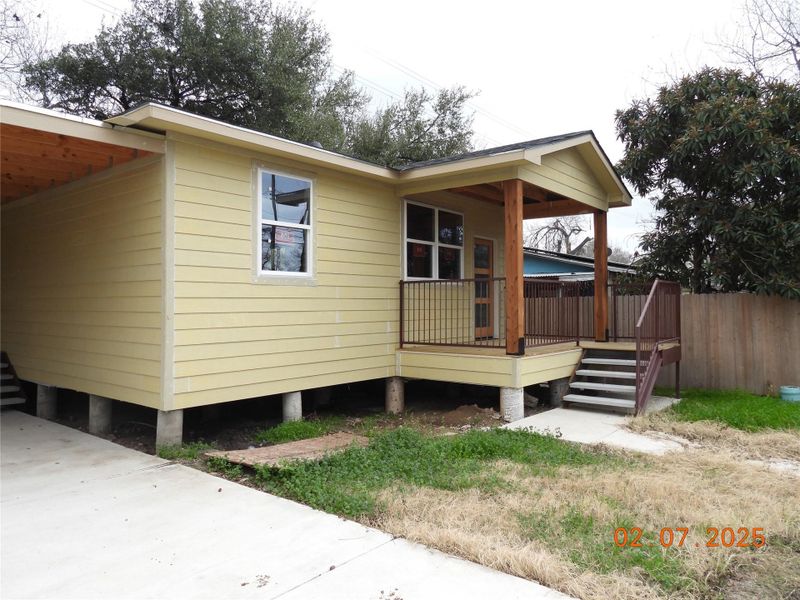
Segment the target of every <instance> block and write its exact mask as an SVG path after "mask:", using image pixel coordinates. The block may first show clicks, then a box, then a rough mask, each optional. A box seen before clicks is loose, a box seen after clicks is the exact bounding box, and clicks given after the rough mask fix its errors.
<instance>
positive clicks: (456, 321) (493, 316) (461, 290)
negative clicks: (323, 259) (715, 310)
mask: <svg viewBox="0 0 800 600" xmlns="http://www.w3.org/2000/svg"><path fill="white" fill-rule="evenodd" d="M667 283H668V282H661V287H659V288H658V289H659V290H662V289H672V288H668V287H664V286H665V285H667ZM671 285H676V284H671ZM523 290H524V302H525V345H526V347H529V348H530V347H534V346H544V345H547V344H557V343H563V342H574V341H578V340H582V339H589V340H593V339H595V331H594V282H593V281H550V280H545V279H539V278H525V282H524V287H523ZM505 292H506V281H505V278H502V277H496V278H492V279H455V280H422V281H401V282H400V345H401V347H402V346H403V345H404V344H416V345H431V346H478V347H489V348H505V346H506V339H505ZM649 293H652V292H651V286H650V284H623V283H612V284H609V286H608V312H609V316H608V329H609V331H608V339H609V341H630V342H632V341H635V340H637V322H638V320H639V317H640V316H641V315H642V314H643V311H644V308H645V305H646V303H647V301H648V298H649ZM679 293H680V290H679V288H678V294H679ZM659 294H660V295H659V298H658V299H656V300H653V302H654V304H653V308H652V310H655V311H656V312H655V313H653V314H654V315H655V314H656V313H661V312H662V311H663V310H665V309H666V308H668V306H667V302H668V301H667V300H666V299H665V298H664V297H662V296H664V294H661V292H659ZM670 315H671V316H662V315H660V314H659V316H658V319H659V320H658V323H657V325H656V327H657V328H658V331H659V333H667V332H669V331H674V321H675V319H676V318H677V317H676V316H675V315H674V314H672V313H670ZM651 318H654V317H652V316H649V317H647V319H651ZM649 323H650V321H649V320H646V322H645V323H644V324H643V326H644V327H645V334H644V339H645V340H646V339H648V338H647V334H646V331H648V330H647V329H646V328H647V327H649V326H650V325H649ZM643 343H644V342H643Z"/></svg>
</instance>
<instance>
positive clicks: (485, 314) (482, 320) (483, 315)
mask: <svg viewBox="0 0 800 600" xmlns="http://www.w3.org/2000/svg"><path fill="white" fill-rule="evenodd" d="M488 326H489V305H488V304H476V305H475V327H476V328H477V327H488Z"/></svg>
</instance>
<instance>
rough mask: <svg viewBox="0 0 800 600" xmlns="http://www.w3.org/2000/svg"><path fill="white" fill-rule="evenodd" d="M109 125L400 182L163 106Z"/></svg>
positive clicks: (361, 164)
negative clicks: (178, 135) (171, 134)
mask: <svg viewBox="0 0 800 600" xmlns="http://www.w3.org/2000/svg"><path fill="white" fill-rule="evenodd" d="M106 123H110V124H112V125H121V126H125V127H136V128H143V129H146V130H150V131H163V132H176V133H183V134H186V135H191V136H194V137H197V138H201V139H206V140H211V141H216V142H222V143H226V144H230V145H233V146H239V147H244V148H248V149H251V150H256V151H261V152H264V151H266V152H269V153H270V154H275V155H278V156H282V157H285V158H291V159H293V160H299V161H301V162H306V163H313V164H316V165H320V166H325V167H329V168H333V169H336V170H339V171H347V172H350V173H355V174H358V175H362V176H365V177H369V178H371V179H378V180H382V181H394V180H396V179H397V174H396V172H395V171H393V170H392V169H388V168H386V167H381V166H379V165H374V164H372V163H368V162H365V161H362V160H358V159H355V158H350V157H347V156H344V155H342V154H337V153H336V152H331V151H330V150H325V149H322V148H314V147H313V146H308V145H306V144H301V143H299V142H293V141H291V140H286V139H283V138H280V137H277V136H274V135H270V134H268V133H262V132H259V131H254V130H252V129H247V128H245V127H239V126H237V125H230V124H228V123H223V122H222V121H217V120H215V119H211V118H208V117H202V116H199V115H193V114H191V113H187V112H185V111H182V110H179V109H176V108H172V107H168V106H162V105H160V104H153V103H148V104H143V105H142V106H139V107H137V108H134V109H131V110H129V111H127V112H125V113H123V114H121V115H118V116H116V117H111V118H110V119H106Z"/></svg>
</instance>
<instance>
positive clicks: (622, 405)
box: [562, 350, 645, 412]
mask: <svg viewBox="0 0 800 600" xmlns="http://www.w3.org/2000/svg"><path fill="white" fill-rule="evenodd" d="M635 355H636V353H635V352H633V351H630V352H628V351H621V350H617V351H614V352H613V353H612V352H609V351H605V350H588V351H587V352H586V354H585V355H584V357H583V359H582V360H581V364H580V366H579V367H578V369H577V370H576V371H575V376H574V377H573V379H572V381H571V382H570V384H569V387H570V393H569V394H567V395H565V396H564V398H563V399H562V402H563V403H565V404H582V405H593V406H597V407H605V408H610V409H613V410H622V411H626V412H633V411H634V409H635V405H636V402H635V398H636V359H635ZM642 364H643V365H644V364H645V363H642Z"/></svg>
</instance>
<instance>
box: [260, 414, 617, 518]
mask: <svg viewBox="0 0 800 600" xmlns="http://www.w3.org/2000/svg"><path fill="white" fill-rule="evenodd" d="M501 459H502V460H509V461H512V462H515V463H519V464H523V465H527V466H528V467H529V468H530V469H531V470H533V471H534V472H535V473H539V474H542V475H554V474H555V473H556V472H557V469H558V467H560V466H564V465H573V466H577V465H595V464H601V463H602V464H609V463H615V462H617V459H615V458H612V457H610V456H606V455H603V454H598V453H594V452H590V451H585V450H582V449H581V448H579V447H578V446H575V445H572V444H568V443H566V442H562V441H560V440H556V439H554V438H552V437H547V436H542V435H538V434H535V433H528V432H524V431H509V430H500V429H496V430H491V431H470V432H468V433H465V434H462V435H456V436H441V437H433V436H428V435H425V434H423V433H420V432H419V431H416V430H413V429H410V428H406V427H399V428H397V429H393V430H389V431H385V432H381V433H377V434H375V435H374V437H372V439H371V440H370V444H369V446H367V447H366V448H360V447H351V448H349V449H347V450H345V451H343V452H341V453H338V454H334V455H331V456H328V457H326V458H325V459H323V460H321V461H304V462H300V461H297V462H293V463H290V464H288V465H285V466H283V467H281V468H280V469H273V468H269V467H265V468H261V469H258V470H257V479H258V481H259V482H260V484H261V485H262V486H263V488H264V489H265V490H267V491H269V492H271V493H274V494H278V495H281V496H285V497H288V498H292V499H294V500H297V501H299V502H303V503H305V504H308V505H310V506H313V507H314V508H318V509H321V510H325V511H327V512H331V513H336V514H339V515H342V516H347V517H364V516H371V515H374V514H376V512H377V511H378V510H379V509H380V507H379V506H378V501H377V496H378V494H379V492H380V491H381V490H383V489H386V488H388V487H390V486H394V485H403V484H407V485H411V486H427V487H432V488H438V489H445V490H459V489H467V488H472V487H478V488H481V489H485V490H492V489H497V488H498V486H504V485H508V484H507V483H506V482H505V480H504V479H503V478H502V477H500V476H499V475H498V474H497V471H496V469H494V468H492V461H496V460H501Z"/></svg>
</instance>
